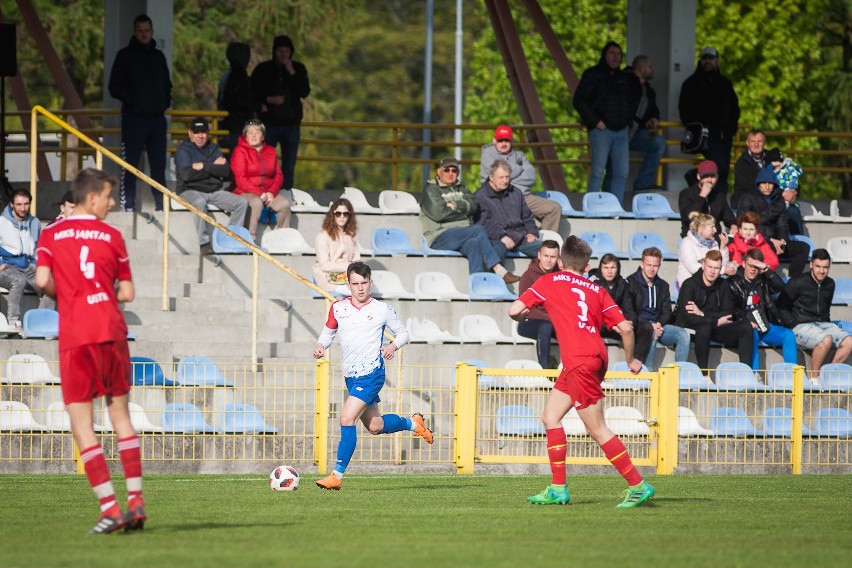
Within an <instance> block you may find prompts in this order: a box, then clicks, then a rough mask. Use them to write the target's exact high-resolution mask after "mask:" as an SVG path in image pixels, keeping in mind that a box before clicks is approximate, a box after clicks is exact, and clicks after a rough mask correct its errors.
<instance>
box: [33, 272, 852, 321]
mask: <svg viewBox="0 0 852 568" xmlns="http://www.w3.org/2000/svg"><path fill="white" fill-rule="evenodd" d="M850 304H852V278H835V279H834V298H833V299H832V300H831V305H833V306H848V305H850ZM27 313H29V312H27ZM25 329H26V328H25Z"/></svg>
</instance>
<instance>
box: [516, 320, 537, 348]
mask: <svg viewBox="0 0 852 568" xmlns="http://www.w3.org/2000/svg"><path fill="white" fill-rule="evenodd" d="M512 340H514V342H515V345H526V344H529V345H535V339H531V338H529V337H524V336H523V335H521V334H520V333H518V322H516V321H515V320H512Z"/></svg>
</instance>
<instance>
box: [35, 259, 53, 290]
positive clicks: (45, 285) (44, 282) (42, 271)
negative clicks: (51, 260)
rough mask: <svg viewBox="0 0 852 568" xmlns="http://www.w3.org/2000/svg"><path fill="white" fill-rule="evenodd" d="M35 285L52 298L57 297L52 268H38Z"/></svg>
mask: <svg viewBox="0 0 852 568" xmlns="http://www.w3.org/2000/svg"><path fill="white" fill-rule="evenodd" d="M35 285H36V287H37V288H38V289H39V290H41V291H42V292H44V293H45V294H47V295H48V296H50V297H51V298H55V297H56V286H54V284H53V277H52V276H51V273H50V268H48V267H46V266H37V267H36V273H35Z"/></svg>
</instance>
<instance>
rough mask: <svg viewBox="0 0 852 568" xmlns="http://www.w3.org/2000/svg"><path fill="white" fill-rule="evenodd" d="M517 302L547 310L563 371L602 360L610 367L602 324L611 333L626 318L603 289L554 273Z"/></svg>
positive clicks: (581, 280)
mask: <svg viewBox="0 0 852 568" xmlns="http://www.w3.org/2000/svg"><path fill="white" fill-rule="evenodd" d="M518 299H519V300H520V301H521V302H523V303H524V305H525V306H527V307H528V308H532V307H533V306H544V309H546V310H547V315H549V316H550V321H552V322H553V327H554V328H555V329H556V338H557V339H558V340H559V354H560V356H561V357H562V367H563V368H564V369H573V368H574V367H576V366H577V365H578V364H580V363H582V361H583V360H584V359H589V358H590V357H600V358H601V359H603V361H604V365H606V364H607V362H608V358H607V353H606V345H604V342H603V339H601V323H606V325H607V327H608V328H610V329H612V328H614V327H615V326H616V325H618V324H619V323H621V322H622V321H624V320H625V319H626V318H625V317H624V314H622V313H621V308H619V307H618V305H617V304H616V303H615V301H614V300H613V299H612V296H610V295H609V292H607V291H606V289H605V288H604V287H603V286H600V285H599V284H597V283H595V282H592V281H591V280H588V279H586V278H583V277H582V276H578V275H576V274H572V273H570V272H554V273H551V274H545V275H543V276H541V277H540V278H539V279H538V280H536V281H535V284H533V285H532V286H530V287H529V288H527V291H526V292H524V293H523V294H521V296H520V297H519V298H518Z"/></svg>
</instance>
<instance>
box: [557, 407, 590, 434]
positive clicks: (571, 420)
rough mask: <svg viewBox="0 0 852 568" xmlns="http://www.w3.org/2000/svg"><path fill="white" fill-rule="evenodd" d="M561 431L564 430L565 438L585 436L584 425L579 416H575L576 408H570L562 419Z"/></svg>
mask: <svg viewBox="0 0 852 568" xmlns="http://www.w3.org/2000/svg"><path fill="white" fill-rule="evenodd" d="M562 429H563V430H565V435H566V436H585V435H586V434H587V432H586V425H585V424H583V420H582V419H581V418H580V415H579V414H577V409H576V408H571V409H570V410H569V411H568V414H566V415H565V416H564V417H563V418H562Z"/></svg>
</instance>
